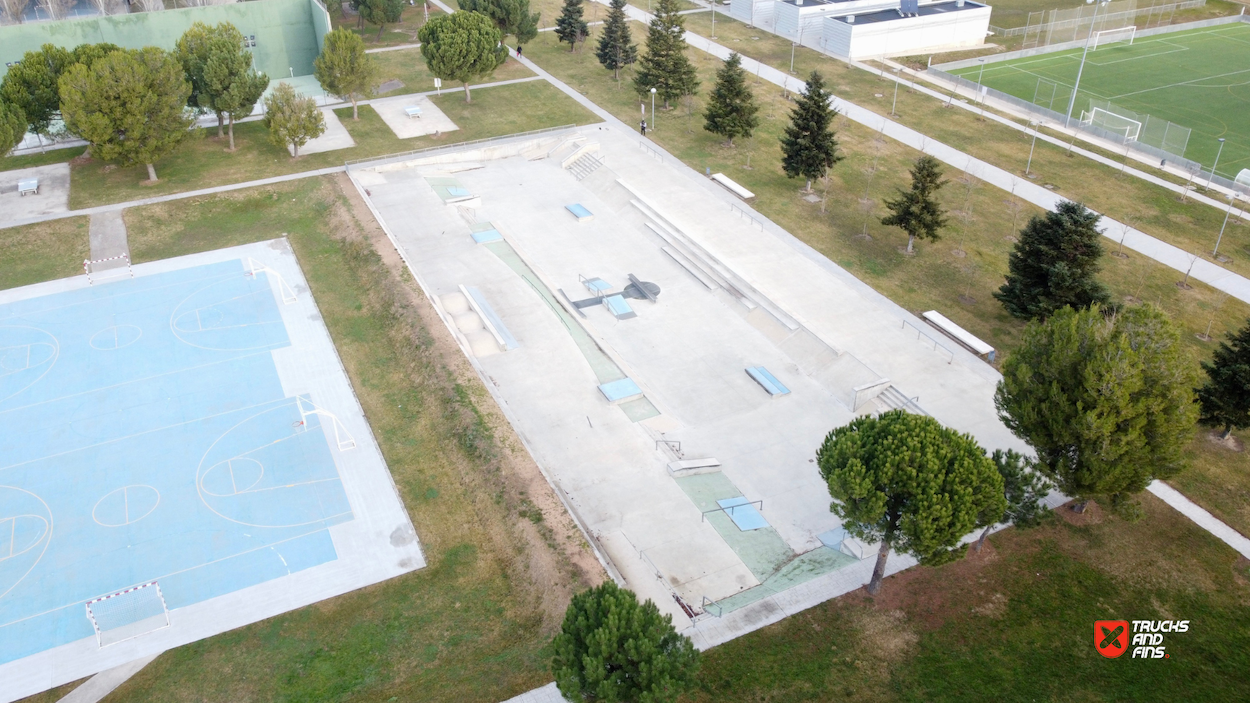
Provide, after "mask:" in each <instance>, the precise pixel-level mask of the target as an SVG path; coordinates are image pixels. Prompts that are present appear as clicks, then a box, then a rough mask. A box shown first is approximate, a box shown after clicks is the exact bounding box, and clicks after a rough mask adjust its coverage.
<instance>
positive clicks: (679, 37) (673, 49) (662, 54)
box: [634, 0, 699, 110]
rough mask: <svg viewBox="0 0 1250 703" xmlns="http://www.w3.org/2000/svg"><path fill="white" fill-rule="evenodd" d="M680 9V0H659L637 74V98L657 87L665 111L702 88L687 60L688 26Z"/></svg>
mask: <svg viewBox="0 0 1250 703" xmlns="http://www.w3.org/2000/svg"><path fill="white" fill-rule="evenodd" d="M678 9H679V7H678V5H677V0H659V3H658V4H657V5H656V6H655V17H654V18H653V19H652V20H651V24H650V26H648V27H647V51H646V53H644V54H643V56H642V60H640V61H639V62H638V73H637V74H635V75H634V90H635V91H637V92H638V95H639V96H640V97H643V98H645V97H646V96H647V95H648V94H649V93H650V92H651V89H652V88H655V94H656V95H657V96H659V98H660V99H661V100H663V101H664V109H666V110H667V109H669V107H670V105H669V103H670V101H672V100H675V99H677V98H680V97H681V96H683V95H694V94H695V92H696V91H697V90H698V89H699V74H698V71H696V70H695V68H694V64H692V63H690V59H689V58H687V57H686V40H685V38H684V37H685V34H686V25H685V20H684V19H683V18H682V16H681V15H679V14H677V12H678Z"/></svg>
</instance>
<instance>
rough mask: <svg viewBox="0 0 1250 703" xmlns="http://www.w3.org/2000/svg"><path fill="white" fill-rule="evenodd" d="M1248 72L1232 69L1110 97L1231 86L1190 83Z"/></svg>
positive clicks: (1246, 70) (1244, 69) (1248, 69)
mask: <svg viewBox="0 0 1250 703" xmlns="http://www.w3.org/2000/svg"><path fill="white" fill-rule="evenodd" d="M1246 73H1250V68H1243V69H1241V70H1240V71H1230V72H1228V73H1220V74H1217V75H1214V76H1204V77H1202V78H1195V79H1193V80H1189V81H1181V82H1179V83H1169V84H1168V85H1160V86H1155V87H1153V88H1144V89H1142V90H1135V91H1133V92H1131V93H1122V94H1120V95H1117V96H1115V97H1112V98H1110V99H1111V100H1115V99H1116V98H1127V97H1130V96H1133V95H1141V94H1142V93H1150V92H1153V91H1156V90H1166V89H1168V88H1180V87H1182V86H1188V87H1195V88H1228V87H1231V85H1232V84H1229V85H1200V86H1193V85H1190V84H1192V83H1198V82H1200V81H1209V80H1212V79H1215V78H1226V77H1228V76H1239V75H1242V74H1246Z"/></svg>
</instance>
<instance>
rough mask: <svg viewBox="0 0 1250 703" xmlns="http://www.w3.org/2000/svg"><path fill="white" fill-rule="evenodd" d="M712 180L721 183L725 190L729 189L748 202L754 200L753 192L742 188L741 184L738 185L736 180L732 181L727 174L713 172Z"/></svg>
mask: <svg viewBox="0 0 1250 703" xmlns="http://www.w3.org/2000/svg"><path fill="white" fill-rule="evenodd" d="M712 180H714V181H716V182H717V183H719V184H721V185H722V186H724V187H725V190H727V191H729V192H730V193H733V194H734V195H736V196H738V197H739V198H742V199H743V200H746V201H748V202H749V201H751V200H755V193H752V192H751V191H749V190H747V189H746V188H743V187H742V186H740V185H738V184H737V183H736V182H734V180H733V179H732V178H730V177H729V176H726V175H725V174H723V173H713V174H712Z"/></svg>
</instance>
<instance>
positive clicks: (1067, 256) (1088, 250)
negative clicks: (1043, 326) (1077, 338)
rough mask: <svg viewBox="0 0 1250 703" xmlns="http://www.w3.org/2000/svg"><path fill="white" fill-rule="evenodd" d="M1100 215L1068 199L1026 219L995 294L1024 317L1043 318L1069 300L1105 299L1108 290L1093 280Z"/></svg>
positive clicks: (1081, 304) (1083, 303)
mask: <svg viewBox="0 0 1250 703" xmlns="http://www.w3.org/2000/svg"><path fill="white" fill-rule="evenodd" d="M1101 217H1102V216H1101V215H1099V214H1097V213H1094V212H1091V211H1090V210H1089V208H1087V207H1085V206H1084V205H1081V204H1080V203H1074V202H1071V201H1067V200H1065V201H1063V202H1061V203H1059V205H1058V206H1057V207H1056V208H1055V210H1054V211H1053V212H1048V213H1046V214H1045V215H1044V216H1041V217H1038V216H1034V217H1032V218H1030V219H1029V222H1028V224H1026V225H1025V226H1024V229H1022V230H1020V241H1018V242H1016V246H1015V248H1014V249H1013V250H1012V252H1011V254H1010V256H1008V257H1007V270H1008V273H1007V282H1006V283H1005V284H1003V287H1002V288H999V289H998V290H997V291H996V292H995V293H994V297H995V298H997V299H998V301H999V302H1001V303H1002V304H1003V307H1004V308H1006V309H1007V312H1009V313H1011V314H1012V315H1013V316H1014V317H1019V318H1021V319H1025V320H1036V319H1041V318H1045V317H1047V316H1049V315H1051V314H1052V313H1054V312H1055V311H1056V310H1059V309H1060V308H1063V307H1064V306H1067V305H1070V306H1072V307H1073V308H1077V309H1083V308H1088V307H1089V306H1091V305H1104V306H1105V305H1107V303H1108V301H1110V299H1111V296H1110V294H1108V293H1107V289H1106V288H1105V287H1104V286H1103V285H1102V284H1101V283H1099V282H1098V279H1097V278H1095V275H1096V274H1097V273H1098V269H1099V268H1100V266H1099V259H1100V258H1102V235H1101V234H1100V233H1099V232H1098V220H1099V219H1101Z"/></svg>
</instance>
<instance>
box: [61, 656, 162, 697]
mask: <svg viewBox="0 0 1250 703" xmlns="http://www.w3.org/2000/svg"><path fill="white" fill-rule="evenodd" d="M159 656H160V654H153V655H151V656H147V657H141V658H139V659H136V660H134V661H132V662H127V663H125V664H122V665H121V666H115V667H113V668H112V669H108V670H107V671H101V672H100V673H98V674H96V675H95V676H92V677H91V678H89V679H87V681H86V683H84V684H83V685H81V686H79V687H78V688H75V689H74V690H73V691H70V692H69V693H68V694H67V695H66V696H65V697H64V698H62V699H61V700H60V701H59V702H58V703H98V701H102V700H104V697H105V696H107V695H108V694H110V693H112V692H113V691H115V690H117V687H118V686H120V685H122V684H124V683H126V681H127V680H129V679H130V677H131V676H134V675H135V674H137V673H139V670H140V669H142V668H143V667H145V666H147V665H148V664H151V663H152V661H153V660H154V659H156V658H157V657H159Z"/></svg>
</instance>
